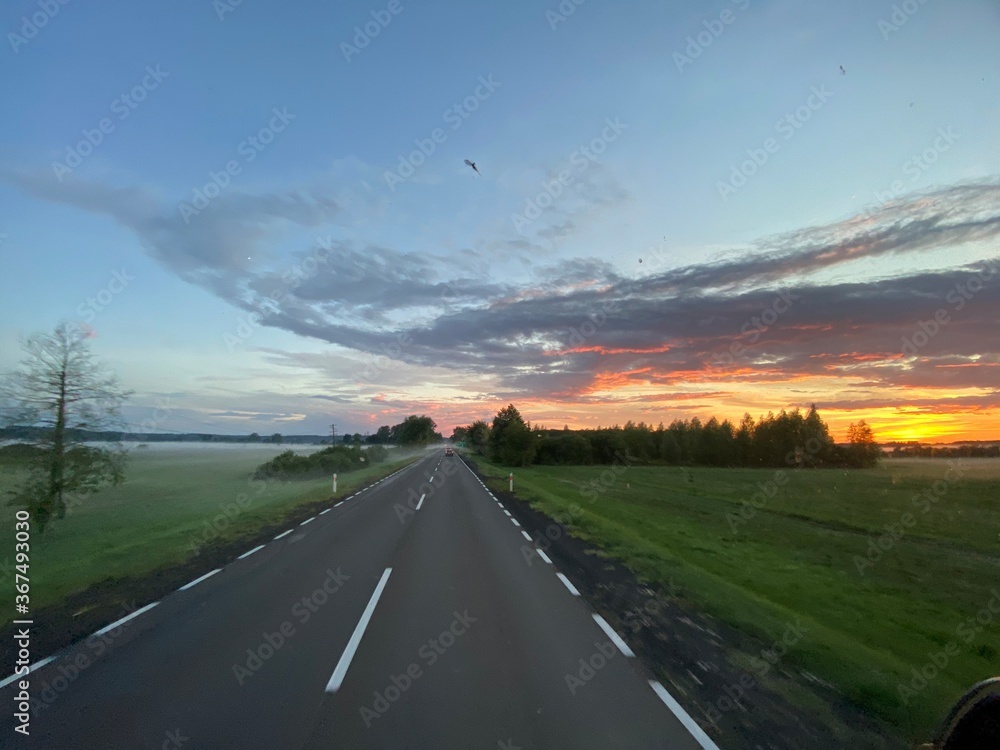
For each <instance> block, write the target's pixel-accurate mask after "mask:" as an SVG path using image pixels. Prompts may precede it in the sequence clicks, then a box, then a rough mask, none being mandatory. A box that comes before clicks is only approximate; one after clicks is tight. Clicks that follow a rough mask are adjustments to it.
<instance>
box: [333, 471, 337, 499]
mask: <svg viewBox="0 0 1000 750" xmlns="http://www.w3.org/2000/svg"><path fill="white" fill-rule="evenodd" d="M333 494H334V495H336V494H337V475H336V474H334V475H333Z"/></svg>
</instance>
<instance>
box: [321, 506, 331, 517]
mask: <svg viewBox="0 0 1000 750" xmlns="http://www.w3.org/2000/svg"><path fill="white" fill-rule="evenodd" d="M331 510H333V508H327V509H326V510H321V511H320V512H319V514H320V515H321V516H325V515H326V514H327V513H329V512H330V511H331Z"/></svg>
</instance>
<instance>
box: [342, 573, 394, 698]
mask: <svg viewBox="0 0 1000 750" xmlns="http://www.w3.org/2000/svg"><path fill="white" fill-rule="evenodd" d="M390 573H392V568H386V569H385V572H384V573H383V574H382V578H381V580H380V581H379V582H378V586H376V587H375V592H374V593H373V594H372V598H371V599H369V600H368V606H367V607H365V611H364V612H362V613H361V619H360V620H358V624H357V627H355V628H354V632H353V633H352V634H351V640H349V641H348V642H347V647H346V648H345V649H344V653H343V654H341V655H340V661H338V662H337V666H336V668H335V669H334V670H333V676H331V677H330V681H329V682H328V683H326V692H328V693H336V692H337V691H338V690H340V686H341V685H342V684H343V683H344V677H346V676H347V668H348V667H350V666H351V659H353V658H354V652H355V651H357V650H358V644H360V643H361V637H362V636H363V635H364V634H365V628H367V627H368V621H369V620H370V619H371V618H372V613H373V612H374V611H375V605H376V604H378V599H379V597H380V596H382V590H383V589H384V588H385V584H386V582H387V581H388V580H389V574H390Z"/></svg>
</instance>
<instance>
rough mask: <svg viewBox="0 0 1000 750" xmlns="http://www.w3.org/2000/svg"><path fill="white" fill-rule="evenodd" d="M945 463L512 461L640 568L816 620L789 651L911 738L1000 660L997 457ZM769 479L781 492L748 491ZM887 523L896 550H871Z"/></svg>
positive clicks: (757, 619)
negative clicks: (792, 465)
mask: <svg viewBox="0 0 1000 750" xmlns="http://www.w3.org/2000/svg"><path fill="white" fill-rule="evenodd" d="M950 466H951V465H950V464H948V463H945V462H941V461H933V460H921V459H904V460H897V461H886V462H884V463H883V465H882V466H880V467H879V468H876V469H870V470H863V471H851V472H844V471H842V470H814V471H799V472H796V471H786V472H775V471H774V470H753V469H709V468H694V469H680V468H676V467H638V466H629V467H623V466H622V467H618V469H619V471H618V473H615V472H612V471H609V470H608V467H600V466H594V467H530V468H527V469H518V470H515V479H516V487H515V490H516V493H517V494H518V495H520V496H522V497H524V498H525V499H527V500H528V501H529V502H530V503H531V504H532V505H533V506H534V507H536V508H537V509H539V510H541V511H543V512H546V513H547V514H549V515H551V516H554V517H556V518H559V519H565V518H569V519H570V520H569V522H568V523H567V526H568V527H569V529H570V531H571V532H572V533H574V534H575V535H577V536H579V537H582V538H585V539H587V540H588V541H590V542H592V543H594V544H595V545H597V546H599V547H600V548H602V549H603V550H605V551H606V552H607V553H609V554H611V555H613V556H615V557H617V558H619V559H621V560H622V561H624V562H625V563H626V564H627V565H628V566H629V567H630V568H632V569H633V570H634V571H635V572H636V573H638V574H639V575H640V576H641V577H643V578H644V579H646V580H650V581H655V582H658V583H660V584H663V585H667V584H668V583H670V582H671V581H672V582H673V584H674V587H676V586H678V585H679V586H680V587H681V589H682V590H683V592H684V594H683V597H684V598H686V599H687V600H688V601H690V602H691V603H692V604H694V605H695V606H697V607H700V608H701V609H703V610H704V611H706V612H709V613H711V614H713V615H715V616H717V617H719V618H720V619H723V620H725V621H726V622H728V623H729V624H730V625H733V626H734V627H736V628H740V629H742V630H744V631H746V632H749V633H752V634H754V635H756V636H759V637H761V638H763V639H764V640H765V641H767V642H770V641H774V640H776V639H778V638H780V637H781V634H782V632H783V630H784V629H785V627H786V626H787V624H788V623H790V622H796V620H800V621H801V622H802V623H803V624H804V625H805V626H806V628H807V629H808V635H807V636H806V637H805V638H803V639H802V640H801V641H799V642H798V643H797V644H796V645H795V646H794V647H793V648H792V649H791V651H790V653H789V654H788V655H787V656H785V657H784V659H783V660H782V666H783V667H784V668H785V669H789V670H791V671H792V672H793V673H801V671H802V670H805V671H808V672H810V673H812V674H814V675H817V676H819V677H820V678H822V679H823V680H825V681H827V682H829V683H832V684H833V685H834V686H835V687H836V689H837V690H838V691H839V692H840V693H841V694H842V695H844V696H845V697H846V698H847V699H848V700H849V701H850V702H851V703H853V704H854V705H856V706H857V707H859V708H861V709H862V710H864V711H865V712H868V713H870V714H872V715H876V716H878V717H880V718H881V719H883V720H885V721H888V722H889V723H890V724H892V725H893V726H895V727H897V728H898V729H899V731H900V735H901V737H902V738H904V739H906V740H907V741H911V742H912V741H916V740H920V739H926V738H927V737H929V736H931V734H932V733H933V730H934V729H935V727H936V726H937V723H938V722H939V721H940V720H941V719H942V718H943V717H944V715H945V714H946V713H947V711H948V709H949V708H950V707H951V704H952V703H953V702H954V701H955V700H956V699H957V698H958V697H959V696H960V695H961V694H962V693H963V692H964V691H965V689H966V688H968V687H970V686H971V685H972V684H973V683H974V682H976V681H978V680H980V679H983V678H984V677H987V676H993V675H996V674H998V673H1000V655H998V650H997V645H996V644H997V642H998V637H997V636H998V634H1000V598H995V597H994V593H995V592H994V591H993V590H994V589H997V590H1000V548H998V544H997V536H998V534H997V532H998V528H997V520H996V519H997V516H998V513H997V511H998V510H1000V508H998V497H1000V492H998V490H1000V461H996V460H994V459H969V460H966V461H965V462H964V468H963V469H962V471H963V475H962V478H961V480H960V481H954V480H955V479H956V475H955V474H954V473H952V474H950V475H948V474H947V472H948V470H949V468H950ZM480 467H481V469H482V470H483V471H484V472H485V473H487V474H489V475H490V477H491V480H490V484H491V485H492V486H493V487H494V488H495V489H501V490H506V489H507V481H506V477H507V474H508V472H509V470H508V469H503V468H500V467H496V466H492V465H490V464H488V463H485V462H482V461H480ZM946 477H950V480H951V481H950V480H949V479H948V478H946ZM778 479H780V480H781V484H780V486H778V482H777V481H776V480H778ZM768 482H774V483H775V487H774V489H776V492H774V493H773V496H772V497H766V496H764V495H758V496H757V497H756V498H755V502H756V503H757V504H759V505H760V507H753V506H743V505H742V503H743V502H744V501H750V500H751V498H752V496H753V495H754V493H755V492H757V491H758V490H759V489H760V484H761V483H765V485H766V483H768ZM935 482H937V485H936V487H937V490H939V492H938V493H937V494H935V492H934V489H935ZM925 490H930V491H931V495H930V497H934V498H936V499H935V500H934V501H933V502H931V501H930V500H929V498H928V496H927V495H923V494H922V493H924V491H925ZM920 498H924V500H921V499H920ZM924 507H927V511H926V512H924V510H923V508H924ZM741 508H742V509H743V512H744V515H743V516H742V517H741V516H739V513H740V510H741ZM906 513H909V514H910V516H909V519H910V520H911V521H912V523H911V525H909V526H904V525H903V520H904V519H905V518H907V517H905V516H904V514H906ZM734 519H735V520H734ZM887 524H888V525H890V526H893V525H895V527H896V530H897V532H898V531H899V530H902V531H903V533H902V535H899V534H898V533H897V534H896V535H892V534H891V533H890V532H887V529H886V525H887ZM886 534H889V535H888V536H884V537H883V536H882V535H886ZM880 537H881V541H882V544H883V545H884V546H885V547H887V548H888V549H878V547H877V546H876V547H875V548H874V551H871V552H870V550H871V548H870V543H872V544H877V543H878V541H879V539H880ZM869 552H870V556H869ZM859 561H860V562H859ZM865 562H868V563H870V565H866V564H864V563H865ZM675 590H676V588H675ZM991 599H992V604H993V606H994V607H996V608H998V609H997V611H996V612H991V611H990V610H989V608H988V604H990V602H991ZM977 618H978V619H977ZM733 657H734V660H736V661H739V659H740V658H743V659H745V657H746V655H742V656H741V655H739V654H733ZM913 670H917V671H918V672H920V671H923V672H924V674H925V678H924V679H922V680H921V679H920V678H919V677H915V675H914V673H913ZM926 675H931V677H930V679H927V678H926ZM806 684H807V683H806ZM901 685H903V686H905V687H904V689H902V690H901V689H900V686H901ZM800 692H801V693H802V695H801V700H807V696H806V693H807V691H800ZM789 697H790V698H792V699H793V700H795V698H796V693H795V691H792V692H791V694H790V695H789Z"/></svg>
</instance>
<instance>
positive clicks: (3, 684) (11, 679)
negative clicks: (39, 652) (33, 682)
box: [0, 656, 56, 688]
mask: <svg viewBox="0 0 1000 750" xmlns="http://www.w3.org/2000/svg"><path fill="white" fill-rule="evenodd" d="M55 658H56V657H54V656H46V657H45V658H44V659H42V660H41V661H36V662H35V663H34V664H32V665H31V666H30V667H28V674H31V673H32V672H34V671H35V670H36V669H38V668H39V667H44V666H45V665H46V664H48V663H49V662H50V661H54V660H55ZM25 677H27V675H24V674H19V673H17V672H15V673H14V674H12V675H11V676H10V677H8V678H7V679H6V680H3V681H2V682H0V688H3V687H7V686H8V685H9V684H10V683H12V682H14V680H16V679H18V678H20V679H22V680H23V679H24V678H25Z"/></svg>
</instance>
